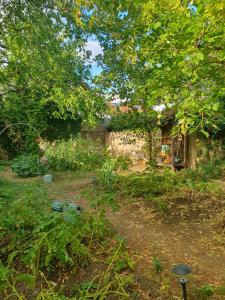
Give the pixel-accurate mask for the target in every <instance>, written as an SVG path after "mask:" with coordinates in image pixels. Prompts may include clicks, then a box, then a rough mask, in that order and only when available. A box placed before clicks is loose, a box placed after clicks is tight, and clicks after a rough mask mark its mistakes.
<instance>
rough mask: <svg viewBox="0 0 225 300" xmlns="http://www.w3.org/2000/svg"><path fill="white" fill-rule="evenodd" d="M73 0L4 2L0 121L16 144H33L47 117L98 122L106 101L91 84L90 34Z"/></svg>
mask: <svg viewBox="0 0 225 300" xmlns="http://www.w3.org/2000/svg"><path fill="white" fill-rule="evenodd" d="M73 9H74V2H73V1H72V0H71V1H70V0H69V1H66V2H64V3H63V2H61V1H50V0H49V1H48V0H47V1H46V0H37V1H30V0H18V1H8V0H1V1H0V26H1V34H0V50H1V52H0V107H1V110H0V123H1V127H4V126H6V125H9V124H12V123H28V124H29V125H30V126H23V125H20V126H19V127H17V126H14V127H10V131H9V136H10V137H11V138H12V140H13V141H14V142H15V144H16V145H17V146H21V144H22V145H23V146H24V147H28V145H30V144H31V143H30V142H31V140H32V141H34V137H35V135H36V132H35V131H32V130H31V128H32V127H35V128H36V129H37V130H38V131H39V132H40V133H42V132H44V131H45V129H46V126H47V122H46V121H47V118H49V117H51V116H54V117H56V118H64V119H66V118H74V119H77V118H79V119H82V120H83V122H87V123H91V124H93V123H94V122H95V120H96V119H97V118H98V117H99V116H101V113H102V112H103V111H104V102H103V99H102V98H101V97H100V96H99V94H98V93H97V92H96V91H95V90H94V88H93V87H91V85H90V68H89V66H88V65H87V64H86V59H87V57H88V53H85V51H83V48H84V45H85V42H86V40H85V37H84V34H83V31H82V29H81V28H80V26H79V24H77V23H76V21H75V17H74V15H73Z"/></svg>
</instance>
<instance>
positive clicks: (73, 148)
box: [45, 137, 106, 171]
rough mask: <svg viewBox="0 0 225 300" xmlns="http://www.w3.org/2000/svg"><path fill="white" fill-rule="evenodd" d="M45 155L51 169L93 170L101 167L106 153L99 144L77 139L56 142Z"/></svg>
mask: <svg viewBox="0 0 225 300" xmlns="http://www.w3.org/2000/svg"><path fill="white" fill-rule="evenodd" d="M45 155H46V157H47V159H48V162H49V165H50V167H51V168H52V169H54V170H57V171H65V170H72V171H73V170H78V169H85V170H93V169H95V168H98V167H101V165H102V163H103V162H104V159H105V155H106V151H105V149H104V147H102V146H100V145H99V144H97V143H94V142H91V141H90V140H86V139H82V138H80V137H77V138H76V139H72V138H71V139H69V140H67V141H65V140H58V141H55V143H53V144H52V145H50V146H49V147H48V148H47V150H46V152H45Z"/></svg>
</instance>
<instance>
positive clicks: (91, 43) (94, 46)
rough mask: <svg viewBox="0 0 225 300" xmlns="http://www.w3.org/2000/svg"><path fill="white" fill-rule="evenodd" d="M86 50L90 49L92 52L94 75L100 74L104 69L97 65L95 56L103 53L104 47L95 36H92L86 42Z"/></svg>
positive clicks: (92, 70) (92, 71)
mask: <svg viewBox="0 0 225 300" xmlns="http://www.w3.org/2000/svg"><path fill="white" fill-rule="evenodd" d="M85 50H89V51H91V52H92V55H91V73H92V75H93V76H95V75H99V74H100V73H101V71H102V69H101V68H100V67H99V66H98V65H97V63H96V62H94V58H95V57H96V55H98V54H103V49H102V47H101V46H100V45H99V43H98V42H97V41H96V40H95V39H94V38H90V39H89V40H88V41H87V43H86V46H85Z"/></svg>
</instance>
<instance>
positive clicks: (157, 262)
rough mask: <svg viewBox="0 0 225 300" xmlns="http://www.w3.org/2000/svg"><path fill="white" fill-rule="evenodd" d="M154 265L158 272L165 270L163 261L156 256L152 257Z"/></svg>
mask: <svg viewBox="0 0 225 300" xmlns="http://www.w3.org/2000/svg"><path fill="white" fill-rule="evenodd" d="M152 266H153V268H154V269H155V270H156V272H157V273H160V272H162V270H163V267H162V263H161V261H160V260H159V259H158V258H157V257H155V256H154V257H153V258H152Z"/></svg>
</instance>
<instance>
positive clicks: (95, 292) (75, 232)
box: [0, 179, 133, 300]
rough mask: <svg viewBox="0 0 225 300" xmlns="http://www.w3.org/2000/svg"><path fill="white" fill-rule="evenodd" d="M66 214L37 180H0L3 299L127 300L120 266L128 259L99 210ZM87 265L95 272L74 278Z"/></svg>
mask: <svg viewBox="0 0 225 300" xmlns="http://www.w3.org/2000/svg"><path fill="white" fill-rule="evenodd" d="M66 214H71V213H70V212H64V213H57V212H52V211H51V208H50V202H49V201H48V195H47V191H46V189H45V188H44V186H43V185H42V184H40V183H39V182H38V181H29V182H26V181H24V182H22V183H21V182H16V183H15V182H10V181H7V180H2V179H1V181H0V215H1V218H0V240H1V245H2V247H1V250H0V294H1V298H2V299H15V298H16V299H20V300H22V299H23V300H24V299H86V298H87V299H89V298H91V299H99V297H101V299H108V298H107V297H108V296H109V295H110V297H112V299H114V298H115V299H118V297H120V299H130V290H129V287H130V286H131V285H132V284H133V279H132V276H131V274H128V273H127V272H125V273H123V270H126V271H127V270H129V269H130V270H131V269H132V268H133V263H132V260H131V259H130V257H129V255H128V253H127V251H126V248H125V244H124V241H123V239H119V240H116V239H114V238H113V233H112V231H111V229H109V227H108V225H107V224H106V221H105V218H104V217H103V216H102V215H101V214H100V215H96V214H94V215H93V214H90V213H85V214H83V215H81V216H77V215H74V214H73V215H70V218H68V216H67V215H66ZM68 220H69V221H68ZM105 249H107V252H105V251H106V250H105ZM91 266H94V269H95V271H96V269H98V270H97V273H95V272H94V273H93V274H92V273H90V274H87V276H86V278H85V277H84V278H82V279H83V282H82V280H79V275H80V274H81V273H82V270H84V272H85V268H87V270H89V271H90V269H88V268H91ZM87 272H88V271H87ZM88 275H89V276H88ZM72 278H73V280H72V281H71V279H72ZM68 281H69V283H67V282H68ZM67 297H68V298H67Z"/></svg>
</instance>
